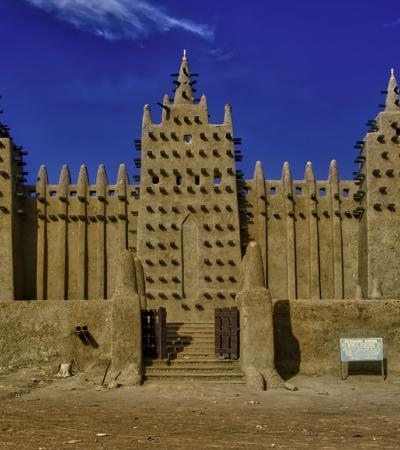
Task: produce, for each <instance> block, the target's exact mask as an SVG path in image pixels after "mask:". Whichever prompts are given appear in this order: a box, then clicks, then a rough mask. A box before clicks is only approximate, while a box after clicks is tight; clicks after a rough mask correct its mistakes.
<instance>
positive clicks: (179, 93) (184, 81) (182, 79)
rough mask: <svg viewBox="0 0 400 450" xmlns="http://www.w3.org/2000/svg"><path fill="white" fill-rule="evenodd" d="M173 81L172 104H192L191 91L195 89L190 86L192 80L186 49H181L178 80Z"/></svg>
mask: <svg viewBox="0 0 400 450" xmlns="http://www.w3.org/2000/svg"><path fill="white" fill-rule="evenodd" d="M174 83H175V84H176V89H175V98H174V104H177V103H189V104H193V103H194V98H193V92H194V91H195V90H194V89H193V87H192V84H194V83H193V82H192V79H191V76H190V69H189V63H188V60H187V53H186V50H183V57H182V63H181V68H180V69H179V78H178V81H174Z"/></svg>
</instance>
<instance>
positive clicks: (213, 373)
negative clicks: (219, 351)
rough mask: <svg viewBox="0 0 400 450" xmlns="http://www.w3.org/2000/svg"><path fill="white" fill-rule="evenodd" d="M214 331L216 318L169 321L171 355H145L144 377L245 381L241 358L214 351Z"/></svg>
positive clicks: (168, 339) (168, 342) (224, 381)
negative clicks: (222, 355)
mask: <svg viewBox="0 0 400 450" xmlns="http://www.w3.org/2000/svg"><path fill="white" fill-rule="evenodd" d="M214 333H215V331H214V322H194V323H193V322H192V323H168V324H167V351H168V358H167V359H164V360H160V359H145V360H144V366H145V380H147V381H154V380H193V381H213V382H221V383H235V384H244V376H243V373H242V372H241V370H240V364H239V361H237V360H232V359H220V358H219V357H217V356H216V355H215V334H214Z"/></svg>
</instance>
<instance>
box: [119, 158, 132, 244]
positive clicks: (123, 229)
mask: <svg viewBox="0 0 400 450" xmlns="http://www.w3.org/2000/svg"><path fill="white" fill-rule="evenodd" d="M128 183H129V180H128V173H127V171H126V167H125V164H121V165H120V166H119V170H118V178H117V196H118V217H119V221H118V243H119V249H120V251H123V250H126V248H127V243H128V229H127V224H128V217H127V197H126V189H127V185H128Z"/></svg>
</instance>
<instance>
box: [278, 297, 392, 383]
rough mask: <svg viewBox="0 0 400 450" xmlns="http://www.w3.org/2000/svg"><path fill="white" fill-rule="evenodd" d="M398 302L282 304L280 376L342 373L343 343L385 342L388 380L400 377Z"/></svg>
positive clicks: (287, 302) (357, 301)
mask: <svg viewBox="0 0 400 450" xmlns="http://www.w3.org/2000/svg"><path fill="white" fill-rule="evenodd" d="M399 327H400V300H344V301H343V300H342V301H341V300H329V301H324V300H323V301H321V300H319V301H315V300H292V301H287V300H278V301H275V307H274V331H275V345H276V355H275V357H276V362H277V366H278V367H277V368H278V370H281V371H282V370H283V371H292V372H297V371H298V370H300V372H302V373H306V374H313V373H326V372H335V373H338V374H339V373H340V354H339V338H341V337H382V338H383V350H384V357H385V358H387V361H388V362H387V365H388V374H399V373H400V354H399V350H400V335H399V332H398V330H399Z"/></svg>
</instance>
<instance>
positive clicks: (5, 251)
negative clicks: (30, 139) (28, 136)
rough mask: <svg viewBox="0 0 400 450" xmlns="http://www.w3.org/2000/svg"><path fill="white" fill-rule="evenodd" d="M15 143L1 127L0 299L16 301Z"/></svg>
mask: <svg viewBox="0 0 400 450" xmlns="http://www.w3.org/2000/svg"><path fill="white" fill-rule="evenodd" d="M0 125H1V124H0ZM13 146H14V144H13V142H12V140H11V138H9V137H4V138H3V137H2V128H1V127H0V157H1V158H0V192H1V197H0V261H1V262H0V289H1V291H0V299H1V300H14V299H15V289H14V279H15V264H14V249H13V234H14V233H13V228H14V214H15V211H14V209H15V206H14V203H15V202H14V195H13V177H14V170H13V164H12V159H13V156H12V153H13Z"/></svg>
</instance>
